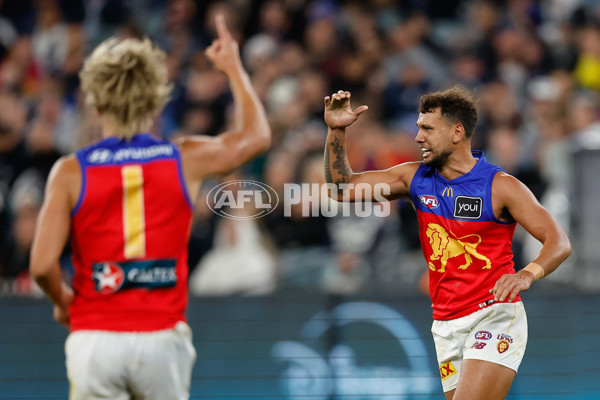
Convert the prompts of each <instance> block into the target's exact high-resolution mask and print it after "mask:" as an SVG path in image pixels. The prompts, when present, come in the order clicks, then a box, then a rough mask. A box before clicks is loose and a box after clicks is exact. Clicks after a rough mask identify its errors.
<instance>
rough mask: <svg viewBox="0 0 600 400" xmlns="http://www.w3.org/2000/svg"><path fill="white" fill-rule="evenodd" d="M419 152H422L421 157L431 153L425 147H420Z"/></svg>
mask: <svg viewBox="0 0 600 400" xmlns="http://www.w3.org/2000/svg"><path fill="white" fill-rule="evenodd" d="M421 152H423V158H426V157H427V156H428V155H429V154H431V150H429V149H426V148H425V147H421Z"/></svg>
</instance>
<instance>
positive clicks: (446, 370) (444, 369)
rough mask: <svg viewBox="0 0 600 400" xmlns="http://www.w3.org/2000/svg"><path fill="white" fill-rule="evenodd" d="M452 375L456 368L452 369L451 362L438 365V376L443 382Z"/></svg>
mask: <svg viewBox="0 0 600 400" xmlns="http://www.w3.org/2000/svg"><path fill="white" fill-rule="evenodd" d="M454 374H456V368H454V365H452V361H448V362H447V363H443V364H442V365H440V376H441V377H442V380H443V381H444V380H446V379H448V378H450V377H451V376H452V375H454Z"/></svg>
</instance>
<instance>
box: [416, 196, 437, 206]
mask: <svg viewBox="0 0 600 400" xmlns="http://www.w3.org/2000/svg"><path fill="white" fill-rule="evenodd" d="M419 201H420V202H421V204H423V205H424V206H425V207H427V208H438V207H439V205H440V202H439V201H438V199H437V197H435V196H432V195H430V194H424V195H421V196H419Z"/></svg>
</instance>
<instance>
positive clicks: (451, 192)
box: [442, 186, 454, 197]
mask: <svg viewBox="0 0 600 400" xmlns="http://www.w3.org/2000/svg"><path fill="white" fill-rule="evenodd" d="M442 196H447V197H454V189H452V188H451V187H449V186H446V187H445V188H444V191H443V192H442Z"/></svg>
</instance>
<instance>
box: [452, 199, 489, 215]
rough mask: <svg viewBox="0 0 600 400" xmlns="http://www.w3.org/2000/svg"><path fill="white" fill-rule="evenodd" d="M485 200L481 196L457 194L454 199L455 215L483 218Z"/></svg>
mask: <svg viewBox="0 0 600 400" xmlns="http://www.w3.org/2000/svg"><path fill="white" fill-rule="evenodd" d="M482 205H483V200H482V199H481V197H469V196H457V197H456V200H455V201H454V217H455V218H468V219H478V218H481V209H482Z"/></svg>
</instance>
